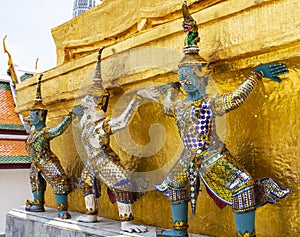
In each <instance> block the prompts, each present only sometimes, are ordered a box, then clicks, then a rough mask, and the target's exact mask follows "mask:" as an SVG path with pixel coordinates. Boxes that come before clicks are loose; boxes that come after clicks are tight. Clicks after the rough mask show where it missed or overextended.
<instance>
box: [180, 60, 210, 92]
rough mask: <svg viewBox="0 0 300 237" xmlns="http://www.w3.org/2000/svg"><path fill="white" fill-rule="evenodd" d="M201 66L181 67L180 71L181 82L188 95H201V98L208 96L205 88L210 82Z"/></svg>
mask: <svg viewBox="0 0 300 237" xmlns="http://www.w3.org/2000/svg"><path fill="white" fill-rule="evenodd" d="M202 69H203V68H202V66H201V64H198V65H188V66H181V67H180V68H179V71H178V76H179V80H180V81H179V82H180V84H181V85H182V87H183V89H184V90H185V92H186V93H188V94H190V93H195V92H198V93H200V97H203V96H205V95H206V93H205V88H206V86H207V82H208V76H207V73H206V72H204V71H203V70H202Z"/></svg>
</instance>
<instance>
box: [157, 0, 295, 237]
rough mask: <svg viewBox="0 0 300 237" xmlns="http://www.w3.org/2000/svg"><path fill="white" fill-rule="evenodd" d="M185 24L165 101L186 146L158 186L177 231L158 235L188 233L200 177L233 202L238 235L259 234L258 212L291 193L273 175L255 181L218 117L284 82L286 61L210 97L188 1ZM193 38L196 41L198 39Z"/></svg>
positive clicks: (217, 196) (218, 198)
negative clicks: (265, 81) (262, 87)
mask: <svg viewBox="0 0 300 237" xmlns="http://www.w3.org/2000/svg"><path fill="white" fill-rule="evenodd" d="M182 10H183V16H184V22H183V28H184V31H185V32H186V34H187V37H186V41H185V42H186V44H185V48H184V53H185V55H184V57H183V59H182V60H181V62H180V63H179V71H178V76H179V80H180V84H181V85H180V84H179V83H170V84H169V85H168V86H165V88H164V90H166V87H169V89H168V91H167V93H166V96H165V102H164V109H163V111H164V113H165V114H167V115H169V116H173V117H174V118H175V121H176V124H177V127H178V131H179V133H180V135H181V139H182V141H183V144H184V150H183V152H182V154H181V156H180V159H179V160H178V161H177V162H176V164H175V165H174V167H173V168H172V169H171V170H170V172H169V173H168V175H167V177H166V178H165V179H164V180H163V182H162V183H161V184H159V185H157V189H158V190H159V191H161V192H164V193H165V194H166V196H168V198H169V200H170V203H171V208H172V214H173V223H174V228H173V230H158V231H157V235H158V236H187V228H188V224H187V207H186V205H187V202H188V201H191V205H192V211H193V215H194V214H195V210H196V198H197V195H198V192H199V184H200V183H199V178H200V179H201V180H202V182H203V183H204V184H205V186H206V188H207V190H208V193H209V194H210V196H211V197H212V198H213V199H214V201H215V202H216V204H217V205H218V206H219V207H224V206H225V205H226V204H228V205H231V206H232V209H233V212H234V213H235V220H236V235H237V236H249V237H250V236H255V226H254V218H255V210H256V208H257V207H259V206H262V205H264V204H266V203H275V202H277V200H279V199H281V198H284V197H285V196H286V195H287V194H288V193H290V192H291V190H289V189H284V188H281V187H280V185H279V184H278V183H277V182H276V181H275V180H273V179H271V178H264V179H262V180H254V179H253V178H252V177H251V175H250V174H249V173H248V172H247V171H246V170H245V169H244V168H243V167H242V166H241V165H240V164H239V163H238V162H237V161H236V160H235V158H234V157H233V156H232V155H231V154H230V152H229V151H228V150H227V148H226V146H225V144H223V142H222V141H221V140H220V138H219V137H218V135H217V132H216V121H215V118H216V116H221V115H224V114H225V113H227V112H230V111H232V110H234V109H236V108H238V107H239V106H240V105H242V104H243V103H244V102H245V100H246V99H247V98H248V97H249V95H250V94H251V92H252V91H253V90H254V88H255V86H256V85H257V84H258V82H259V81H260V80H261V79H262V77H268V78H271V79H273V80H275V81H280V79H279V78H278V75H280V74H284V73H286V72H287V68H286V66H285V65H284V64H280V63H275V64H266V65H261V66H258V67H256V68H255V69H254V71H253V73H252V74H251V75H250V76H249V78H247V79H246V80H245V81H244V82H243V83H242V84H241V85H240V86H239V87H238V88H237V89H236V90H234V91H233V92H231V93H228V94H223V95H215V96H208V95H207V94H206V91H205V89H206V86H207V82H208V70H207V65H208V64H207V62H205V60H204V59H203V58H201V57H200V56H199V55H198V52H199V48H198V46H197V45H196V44H197V42H198V41H199V38H198V34H196V33H195V32H196V31H197V24H196V22H195V21H194V19H193V18H192V17H191V15H190V14H189V12H188V9H187V4H186V2H184V4H183V8H182ZM193 39H194V40H193ZM180 86H182V88H183V89H184V91H185V92H186V93H187V98H186V99H185V100H178V101H176V95H177V93H178V91H179V88H180Z"/></svg>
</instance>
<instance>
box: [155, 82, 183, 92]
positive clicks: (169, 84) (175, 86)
mask: <svg viewBox="0 0 300 237" xmlns="http://www.w3.org/2000/svg"><path fill="white" fill-rule="evenodd" d="M180 86H181V85H180V83H179V82H170V83H168V84H166V85H163V86H161V87H160V89H161V90H162V91H163V93H164V94H167V91H168V89H169V88H170V87H174V88H177V89H180Z"/></svg>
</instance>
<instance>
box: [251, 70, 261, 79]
mask: <svg viewBox="0 0 300 237" xmlns="http://www.w3.org/2000/svg"><path fill="white" fill-rule="evenodd" d="M251 74H252V76H253V77H256V78H255V79H262V78H263V77H264V73H263V72H262V71H252V72H251Z"/></svg>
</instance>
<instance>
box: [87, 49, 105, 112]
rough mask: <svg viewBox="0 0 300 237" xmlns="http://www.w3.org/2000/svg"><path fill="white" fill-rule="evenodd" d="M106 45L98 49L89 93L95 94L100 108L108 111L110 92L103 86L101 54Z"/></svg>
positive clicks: (95, 99)
mask: <svg viewBox="0 0 300 237" xmlns="http://www.w3.org/2000/svg"><path fill="white" fill-rule="evenodd" d="M104 48H105V46H102V47H101V48H100V49H99V51H98V58H97V63H96V69H95V74H94V78H93V82H92V86H91V88H90V89H89V91H88V94H91V95H93V96H94V101H95V103H96V104H97V105H98V109H99V110H103V111H104V112H106V110H107V106H108V100H109V95H110V94H109V92H108V91H107V90H105V89H104V87H103V80H102V77H101V55H102V51H103V49H104Z"/></svg>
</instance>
